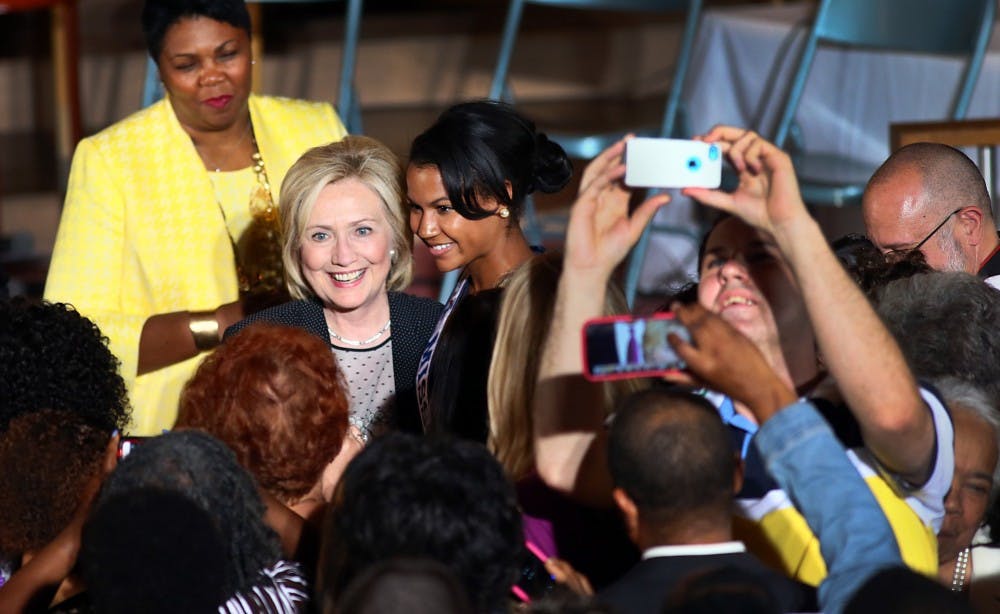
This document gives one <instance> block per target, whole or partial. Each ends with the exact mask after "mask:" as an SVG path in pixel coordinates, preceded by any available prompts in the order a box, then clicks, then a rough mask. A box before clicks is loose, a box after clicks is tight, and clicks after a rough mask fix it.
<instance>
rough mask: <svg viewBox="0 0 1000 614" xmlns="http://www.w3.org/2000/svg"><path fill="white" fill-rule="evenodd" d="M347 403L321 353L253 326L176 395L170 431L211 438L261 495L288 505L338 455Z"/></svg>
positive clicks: (296, 338) (294, 333)
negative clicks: (193, 431)
mask: <svg viewBox="0 0 1000 614" xmlns="http://www.w3.org/2000/svg"><path fill="white" fill-rule="evenodd" d="M349 403H350V400H349V398H348V396H347V392H346V387H345V385H344V382H343V378H342V376H341V372H340V369H339V368H338V367H337V362H336V360H335V359H334V357H333V354H332V353H331V352H330V348H329V346H327V344H326V343H324V342H323V341H322V340H321V339H320V338H319V337H316V336H315V335H313V334H311V333H309V332H306V331H305V330H303V329H300V328H292V327H288V326H278V325H276V324H268V323H264V322H258V323H256V324H253V325H251V326H248V327H247V328H245V329H243V330H242V331H240V332H239V334H237V335H236V336H234V337H231V338H229V339H227V340H226V342H225V343H224V344H223V345H221V346H220V347H219V348H218V349H216V350H215V352H213V353H212V354H210V355H209V356H208V357H207V358H205V360H204V361H203V362H202V363H201V365H200V366H199V367H198V370H197V371H196V372H195V374H194V376H193V377H192V378H191V379H190V380H189V381H188V383H187V385H185V387H184V391H183V392H182V393H181V400H180V410H179V413H178V416H177V424H176V426H177V427H184V428H198V429H202V430H204V431H206V432H208V433H209V434H211V435H213V436H215V437H217V438H219V439H220V440H221V441H222V442H223V443H225V444H226V445H227V446H229V447H230V448H231V449H232V450H233V452H235V453H236V459H237V460H238V461H239V463H240V464H241V465H243V466H244V467H246V468H247V469H248V470H249V471H250V473H252V474H253V475H254V477H256V478H257V480H258V481H259V482H260V484H261V486H263V487H264V489H265V490H267V491H268V492H270V493H272V494H274V495H275V496H276V497H277V498H278V499H281V500H282V501H283V502H284V503H286V504H290V503H294V502H295V501H297V500H298V499H300V498H302V496H304V495H305V494H307V493H308V492H309V491H310V490H311V489H312V488H313V487H314V486H315V485H316V483H317V482H318V481H319V479H320V476H321V474H322V473H323V469H324V468H325V467H326V466H327V465H328V464H329V463H330V461H332V460H333V458H334V457H335V456H336V455H337V453H338V452H339V451H340V446H341V444H342V443H343V441H344V433H346V431H347V413H348V405H349Z"/></svg>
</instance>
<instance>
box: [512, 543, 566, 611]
mask: <svg viewBox="0 0 1000 614" xmlns="http://www.w3.org/2000/svg"><path fill="white" fill-rule="evenodd" d="M524 546H525V548H524V556H523V557H522V560H521V565H520V567H519V569H520V570H521V573H520V575H519V576H518V580H517V583H516V584H514V586H513V587H511V592H512V593H514V595H515V596H516V597H517V598H518V599H520V600H521V601H523V602H524V603H531V602H532V601H533V600H535V599H540V598H542V597H544V596H545V595H547V594H549V592H551V591H552V588H553V587H554V586H555V585H556V581H555V578H553V577H552V574H550V573H549V570H547V569H545V554H544V553H542V551H541V550H539V548H538V546H536V545H535V544H533V543H531V542H525V544H524Z"/></svg>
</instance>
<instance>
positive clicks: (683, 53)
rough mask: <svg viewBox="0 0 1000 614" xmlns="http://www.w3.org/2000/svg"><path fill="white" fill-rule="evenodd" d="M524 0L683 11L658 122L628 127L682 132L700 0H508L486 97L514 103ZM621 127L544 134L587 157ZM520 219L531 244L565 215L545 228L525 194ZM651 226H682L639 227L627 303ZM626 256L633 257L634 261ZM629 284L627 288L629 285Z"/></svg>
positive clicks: (446, 287) (449, 283)
mask: <svg viewBox="0 0 1000 614" xmlns="http://www.w3.org/2000/svg"><path fill="white" fill-rule="evenodd" d="M526 4H534V5H545V6H550V7H556V8H566V9H575V10H600V11H622V12H626V11H627V12H646V13H666V12H672V13H679V12H682V11H686V16H685V21H684V33H683V35H682V38H681V47H680V50H679V52H678V55H677V63H676V66H675V68H674V73H673V77H672V79H671V81H670V90H669V92H668V93H667V99H666V102H665V104H664V109H663V118H662V120H661V122H660V125H659V126H635V127H634V128H633V129H632V130H630V131H631V132H635V133H637V134H640V135H643V136H676V135H678V134H685V133H686V132H687V130H686V129H684V127H683V123H684V122H683V120H682V114H683V112H682V94H683V86H684V80H685V78H686V76H687V69H688V65H689V63H690V59H691V48H692V47H693V46H694V38H695V34H696V33H697V29H698V21H699V17H700V15H701V7H702V0H511V2H510V5H509V8H508V9H507V18H506V20H505V22H504V28H503V34H502V35H501V41H500V52H499V54H498V56H497V63H496V68H495V70H494V72H493V81H492V84H491V85H490V93H489V97H490V98H491V99H493V100H502V101H504V102H508V103H511V104H515V103H516V100H515V96H514V92H513V89H512V88H511V86H510V83H509V80H508V74H509V72H510V65H511V58H512V57H513V55H514V47H515V44H516V42H517V34H518V31H519V30H520V27H521V17H522V15H523V13H524V6H525V5H526ZM625 132H626V131H624V130H623V131H618V132H609V133H600V134H561V133H557V132H551V133H549V134H548V136H549V138H551V139H552V140H553V141H555V142H557V143H559V144H560V145H561V146H562V147H563V149H565V150H566V153H567V154H568V155H569V156H570V157H571V158H576V159H581V160H589V159H591V158H593V157H594V156H596V155H597V154H599V153H600V152H601V151H602V150H604V149H605V148H606V147H608V146H609V145H611V144H612V143H614V142H615V141H617V140H618V139H620V138H621V137H622V136H623V135H624V134H625ZM523 223H524V233H525V236H526V238H527V239H528V241H529V242H530V243H532V244H534V245H541V244H542V242H543V240H544V239H545V238H547V237H548V238H553V237H554V238H561V237H562V235H563V234H564V233H565V220H555V223H553V224H551V226H552V227H553V228H554V229H553V230H547V229H546V228H545V227H544V226H543V224H542V223H541V221H540V220H539V217H538V215H537V213H536V211H535V206H534V202H533V201H532V199H531V198H528V200H527V201H526V202H525V208H524V213H523ZM651 230H652V231H656V232H675V231H682V229H679V228H673V227H659V226H656V227H651V228H649V227H648V228H647V229H646V231H645V232H644V233H643V238H642V239H641V240H640V245H641V246H642V249H641V251H639V250H636V251H633V254H632V255H631V257H630V262H629V265H628V267H627V272H626V282H625V283H626V295H627V297H628V299H629V304H631V302H632V298H633V297H634V295H635V289H636V285H637V282H638V278H639V269H640V267H641V266H642V259H643V257H644V255H645V246H646V244H647V242H648V240H649V237H648V235H649V232H650V231H651ZM632 261H636V262H635V264H633V262H632ZM633 269H634V273H633ZM457 280H458V272H457V271H451V272H449V273H447V274H446V275H445V278H444V280H443V282H442V284H441V299H442V302H443V301H444V300H446V299H447V298H448V296H449V295H450V294H451V290H452V288H453V287H454V285H455V283H456V282H457ZM630 286H631V290H629V287H630Z"/></svg>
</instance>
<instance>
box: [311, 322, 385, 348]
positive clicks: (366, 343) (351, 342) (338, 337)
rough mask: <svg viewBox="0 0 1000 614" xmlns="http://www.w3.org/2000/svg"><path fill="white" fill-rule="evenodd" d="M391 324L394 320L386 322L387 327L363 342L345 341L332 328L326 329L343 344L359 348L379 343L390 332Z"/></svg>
mask: <svg viewBox="0 0 1000 614" xmlns="http://www.w3.org/2000/svg"><path fill="white" fill-rule="evenodd" d="M391 323H392V319H389V320H386V322H385V326H383V327H382V328H380V329H379V331H378V332H377V333H375V334H374V335H372V336H371V337H368V338H367V339H362V340H361V341H355V340H354V339H345V338H343V337H341V336H340V335H338V334H337V333H335V332H333V329H332V328H330V327H329V326H327V327H326V329H327V330H328V331H330V336H331V337H333V338H334V339H336V340H337V341H340V342H341V343H346V344H347V345H353V346H354V347H358V346H360V345H368V344H369V343H373V342H375V341H378V340H379V338H380V337H381V336H382V335H384V334H385V331H387V330H389V324H391Z"/></svg>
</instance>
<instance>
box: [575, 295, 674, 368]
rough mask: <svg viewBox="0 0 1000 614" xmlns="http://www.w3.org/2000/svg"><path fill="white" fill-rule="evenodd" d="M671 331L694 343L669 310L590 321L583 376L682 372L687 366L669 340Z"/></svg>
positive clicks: (586, 327) (585, 335) (585, 329)
mask: <svg viewBox="0 0 1000 614" xmlns="http://www.w3.org/2000/svg"><path fill="white" fill-rule="evenodd" d="M670 333H676V334H677V336H679V337H680V338H681V339H683V340H684V341H686V342H688V343H691V334H690V333H689V332H688V330H687V329H686V328H685V327H684V325H683V324H681V323H680V322H678V321H677V320H676V319H675V318H674V314H672V313H669V312H660V313H654V314H652V315H650V316H645V317H634V316H628V315H626V316H610V317H606V318H596V319H593V320H590V321H588V322H587V323H586V324H584V326H583V333H582V335H583V375H584V377H586V378H587V379H589V380H590V381H594V382H599V381H607V380H616V379H626V378H630V377H652V376H659V375H662V374H664V373H669V372H673V371H682V370H684V368H685V367H686V366H687V365H685V364H684V361H683V360H681V359H680V357H679V356H677V353H676V352H674V348H673V347H672V346H671V345H670V342H669V341H667V335H669V334H670Z"/></svg>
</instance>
